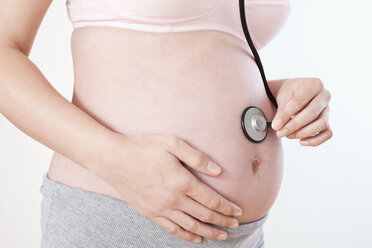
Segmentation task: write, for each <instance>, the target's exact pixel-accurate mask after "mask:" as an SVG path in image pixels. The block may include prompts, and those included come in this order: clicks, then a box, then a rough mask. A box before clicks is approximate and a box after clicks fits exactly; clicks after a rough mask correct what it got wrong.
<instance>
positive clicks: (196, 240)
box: [192, 237, 201, 243]
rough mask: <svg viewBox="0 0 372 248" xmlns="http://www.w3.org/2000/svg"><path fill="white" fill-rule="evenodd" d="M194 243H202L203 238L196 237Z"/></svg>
mask: <svg viewBox="0 0 372 248" xmlns="http://www.w3.org/2000/svg"><path fill="white" fill-rule="evenodd" d="M192 242H194V243H200V242H201V238H200V237H195V238H194V239H193V240H192Z"/></svg>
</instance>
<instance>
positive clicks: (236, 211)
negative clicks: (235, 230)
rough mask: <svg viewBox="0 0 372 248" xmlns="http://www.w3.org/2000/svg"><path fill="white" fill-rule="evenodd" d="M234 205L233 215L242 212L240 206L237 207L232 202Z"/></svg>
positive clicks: (238, 214)
mask: <svg viewBox="0 0 372 248" xmlns="http://www.w3.org/2000/svg"><path fill="white" fill-rule="evenodd" d="M234 207H235V211H234V213H233V215H234V216H240V215H242V214H243V211H242V210H241V208H239V207H238V206H236V205H235V204H234Z"/></svg>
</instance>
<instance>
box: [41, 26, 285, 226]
mask: <svg viewBox="0 0 372 248" xmlns="http://www.w3.org/2000/svg"><path fill="white" fill-rule="evenodd" d="M71 44H72V55H73V59H74V73H75V84H74V93H73V99H72V103H73V104H75V105H77V106H79V107H80V108H81V109H83V110H84V111H86V112H87V113H89V114H90V115H91V116H93V117H94V118H95V119H96V120H97V121H99V122H100V123H102V124H104V125H105V126H107V127H109V128H110V129H112V130H114V131H116V132H119V133H122V134H124V135H125V134H128V135H130V134H136V133H146V132H152V133H171V134H175V135H177V136H178V137H180V138H182V139H184V140H185V141H187V142H188V143H189V144H190V145H192V146H194V147H195V148H197V149H199V150H200V151H202V152H204V153H206V154H207V155H208V156H209V157H210V158H211V159H213V160H215V161H216V162H218V163H219V164H220V165H221V166H222V168H223V172H222V174H220V175H219V176H218V177H211V176H206V175H203V174H200V173H197V172H195V171H193V170H191V171H192V172H193V173H194V175H195V176H197V177H198V178H199V179H200V180H201V181H203V182H204V183H206V184H208V185H210V186H211V187H212V188H214V189H215V190H216V191H217V192H218V193H220V194H221V195H222V196H224V197H226V198H227V199H229V200H231V201H232V202H234V203H236V204H237V205H238V206H240V207H241V208H242V209H243V215H242V216H240V217H238V220H239V222H240V223H247V222H250V221H254V220H257V219H259V218H261V217H262V216H264V215H265V214H266V213H267V212H268V211H269V209H270V208H271V206H272V205H273V203H274V201H275V199H276V197H277V194H278V191H279V188H280V184H281V179H282V167H283V156H282V146H281V142H280V139H278V138H277V137H276V135H275V133H274V132H273V131H272V130H269V133H268V135H267V137H266V139H265V140H264V141H263V142H262V143H258V144H255V143H251V142H250V141H248V140H247V139H246V138H245V136H244V135H243V132H242V129H241V123H240V118H241V113H242V111H243V109H244V108H245V107H247V106H250V105H254V106H257V107H259V108H261V109H262V110H263V112H264V113H265V115H266V117H267V119H268V120H271V119H272V118H273V117H274V114H275V108H274V107H273V105H272V104H271V102H270V101H269V99H268V97H267V95H266V93H265V90H264V87H263V83H262V79H261V76H260V73H259V70H258V68H257V65H256V63H255V61H254V59H253V58H252V57H251V56H247V54H246V53H244V52H243V51H242V43H241V40H239V39H236V38H235V37H233V36H230V35H227V34H224V33H222V32H217V31H195V32H182V33H156V34H155V33H146V32H139V31H132V30H125V29H120V28H113V27H83V28H77V29H75V30H74V32H73V34H72V43H71ZM247 46H248V45H247ZM133 163H136V161H133ZM48 175H49V177H50V178H51V179H53V180H56V181H59V182H61V183H64V184H67V185H70V186H74V187H78V188H81V189H85V190H88V191H92V192H97V193H100V194H105V195H108V196H111V197H115V198H119V199H122V197H121V196H120V195H118V193H117V192H116V191H115V190H114V188H113V187H111V186H110V185H109V184H108V183H107V182H105V181H104V180H102V179H101V178H99V177H98V176H96V175H95V174H93V173H92V172H90V171H89V170H87V169H85V168H84V167H82V166H80V165H78V164H76V163H74V162H73V161H71V160H69V159H67V158H66V157H64V156H62V155H61V154H59V153H57V152H55V153H54V155H53V158H52V161H51V164H50V168H49V172H48ZM122 200H123V199H122Z"/></svg>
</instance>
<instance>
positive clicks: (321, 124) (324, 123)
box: [287, 106, 329, 139]
mask: <svg viewBox="0 0 372 248" xmlns="http://www.w3.org/2000/svg"><path fill="white" fill-rule="evenodd" d="M328 114H329V106H326V107H325V108H324V110H323V111H322V112H321V113H320V115H319V117H318V118H317V119H316V120H315V121H314V122H312V123H310V124H308V125H306V126H305V127H302V128H301V129H299V130H297V131H296V132H293V133H291V134H290V135H288V136H287V138H289V139H304V138H308V137H312V136H314V135H316V134H318V133H320V132H322V131H324V130H326V129H327V128H329V125H328Z"/></svg>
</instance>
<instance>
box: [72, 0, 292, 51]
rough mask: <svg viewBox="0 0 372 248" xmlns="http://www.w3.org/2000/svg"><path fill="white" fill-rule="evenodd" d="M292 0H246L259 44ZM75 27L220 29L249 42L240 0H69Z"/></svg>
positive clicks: (281, 21) (284, 17)
mask: <svg viewBox="0 0 372 248" xmlns="http://www.w3.org/2000/svg"><path fill="white" fill-rule="evenodd" d="M289 1H290V0H246V1H245V9H246V11H245V12H246V19H247V24H248V27H249V30H250V33H251V36H252V40H253V42H254V45H255V47H256V48H257V49H258V50H259V49H261V48H263V47H264V46H265V45H266V44H267V43H269V42H270V41H271V40H272V39H273V38H274V37H275V35H276V34H277V33H278V32H279V31H280V29H281V28H282V27H283V25H284V24H285V22H286V21H287V18H288V16H289V13H290V10H291V9H290V2H289ZM66 6H67V12H68V16H69V18H70V20H71V22H72V24H73V28H78V27H84V26H111V27H119V28H126V29H132V30H137V31H145V32H182V31H194V30H216V31H221V32H225V33H227V34H230V35H233V36H235V37H237V38H238V39H241V40H242V41H243V42H246V39H245V37H244V33H243V30H242V26H241V22H240V14H239V0H106V1H105V0H66Z"/></svg>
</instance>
